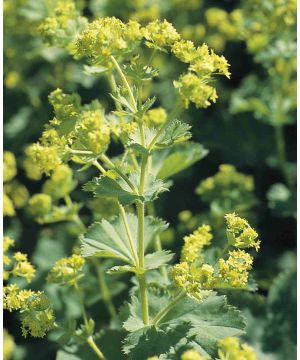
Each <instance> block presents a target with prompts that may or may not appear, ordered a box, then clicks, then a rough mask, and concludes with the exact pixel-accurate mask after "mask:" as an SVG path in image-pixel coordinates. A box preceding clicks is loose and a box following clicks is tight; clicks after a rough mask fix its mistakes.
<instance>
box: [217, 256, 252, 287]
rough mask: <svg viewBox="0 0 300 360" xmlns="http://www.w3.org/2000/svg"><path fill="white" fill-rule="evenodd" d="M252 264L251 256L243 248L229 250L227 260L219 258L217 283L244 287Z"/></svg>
mask: <svg viewBox="0 0 300 360" xmlns="http://www.w3.org/2000/svg"><path fill="white" fill-rule="evenodd" d="M252 264H253V258H252V256H251V255H249V254H248V253H246V252H245V251H244V250H233V251H230V252H229V258H228V259H227V260H224V259H220V260H219V263H218V266H219V269H218V277H219V283H220V284H221V286H222V285H223V286H226V285H228V286H230V287H234V288H244V287H245V286H246V285H247V282H248V272H249V270H251V268H252Z"/></svg>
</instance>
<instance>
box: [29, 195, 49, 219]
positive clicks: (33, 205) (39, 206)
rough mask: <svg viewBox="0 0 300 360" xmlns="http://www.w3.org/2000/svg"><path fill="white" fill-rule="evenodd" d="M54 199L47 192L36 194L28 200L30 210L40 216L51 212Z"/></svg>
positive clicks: (32, 213)
mask: <svg viewBox="0 0 300 360" xmlns="http://www.w3.org/2000/svg"><path fill="white" fill-rule="evenodd" d="M51 208H52V199H51V196H50V195H47V194H42V193H40V194H34V195H33V196H32V197H31V198H30V200H29V202H28V211H29V212H30V214H31V215H32V216H35V217H40V216H43V215H46V214H48V213H49V212H50V210H51Z"/></svg>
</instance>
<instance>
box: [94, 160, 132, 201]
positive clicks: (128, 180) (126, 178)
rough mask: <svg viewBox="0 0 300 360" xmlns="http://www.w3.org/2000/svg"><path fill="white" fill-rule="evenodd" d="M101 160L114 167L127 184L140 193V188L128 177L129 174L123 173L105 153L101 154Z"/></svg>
mask: <svg viewBox="0 0 300 360" xmlns="http://www.w3.org/2000/svg"><path fill="white" fill-rule="evenodd" d="M100 158H101V160H103V161H104V162H105V163H106V164H107V165H108V166H109V167H110V168H112V169H113V170H114V171H115V172H116V173H117V174H118V175H120V176H121V178H122V179H123V180H124V181H125V182H126V183H127V185H128V186H129V187H130V189H131V190H132V191H133V192H134V193H135V194H136V195H138V190H137V188H136V187H135V185H134V184H133V183H132V182H131V181H130V179H129V178H128V176H126V175H125V174H123V172H122V171H121V170H120V169H118V168H117V167H116V166H115V164H114V163H113V162H112V161H111V160H110V159H109V158H108V157H107V156H106V155H104V154H102V155H101V156H100Z"/></svg>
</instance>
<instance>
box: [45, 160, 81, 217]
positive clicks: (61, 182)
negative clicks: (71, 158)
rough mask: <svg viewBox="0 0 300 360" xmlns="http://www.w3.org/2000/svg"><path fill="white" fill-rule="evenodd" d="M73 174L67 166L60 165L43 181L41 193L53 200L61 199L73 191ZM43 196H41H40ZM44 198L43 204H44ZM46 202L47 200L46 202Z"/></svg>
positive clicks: (74, 182)
mask: <svg viewBox="0 0 300 360" xmlns="http://www.w3.org/2000/svg"><path fill="white" fill-rule="evenodd" d="M72 175H73V172H72V169H71V168H69V166H67V165H65V164H62V165H60V166H58V167H57V168H56V169H55V170H54V171H53V173H52V175H51V177H50V179H48V180H47V181H45V183H44V185H43V193H44V194H45V195H49V196H51V198H52V199H53V200H58V199H62V198H64V197H65V196H67V195H69V193H70V192H71V191H72V190H74V188H75V186H76V184H77V182H76V181H75V180H73V178H72ZM40 195H43V194H40ZM45 199H46V198H45V197H44V202H45ZM50 200H51V199H50ZM46 202H47V200H46ZM50 207H51V203H50V204H49V206H48V207H47V208H48V211H47V212H49V210H50Z"/></svg>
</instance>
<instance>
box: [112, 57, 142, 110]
mask: <svg viewBox="0 0 300 360" xmlns="http://www.w3.org/2000/svg"><path fill="white" fill-rule="evenodd" d="M110 58H111V61H112V62H113V64H114V66H115V68H116V70H117V72H118V74H119V75H120V78H121V79H122V81H123V83H124V85H125V87H126V88H127V90H128V94H129V98H130V101H131V105H132V106H133V109H134V111H135V112H137V106H136V102H135V98H134V96H133V92H132V90H131V87H130V85H129V83H128V81H127V79H126V76H125V75H124V73H123V71H122V69H121V67H120V65H119V64H118V62H117V60H116V59H115V58H114V57H113V56H112V55H111V57H110Z"/></svg>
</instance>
